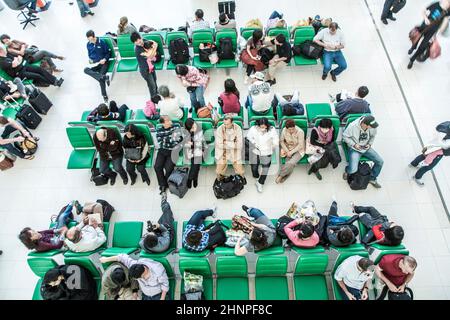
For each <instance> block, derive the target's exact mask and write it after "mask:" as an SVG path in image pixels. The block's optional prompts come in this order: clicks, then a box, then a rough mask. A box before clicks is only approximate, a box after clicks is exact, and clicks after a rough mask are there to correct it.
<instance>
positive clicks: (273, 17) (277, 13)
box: [269, 10, 283, 19]
mask: <svg viewBox="0 0 450 320" xmlns="http://www.w3.org/2000/svg"><path fill="white" fill-rule="evenodd" d="M275 18H279V19H283V16H282V15H281V14H280V13H279V12H278V11H276V10H275V11H274V12H272V14H271V15H270V17H269V19H275Z"/></svg>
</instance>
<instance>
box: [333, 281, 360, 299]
mask: <svg viewBox="0 0 450 320" xmlns="http://www.w3.org/2000/svg"><path fill="white" fill-rule="evenodd" d="M338 286H339V284H338ZM345 286H346V287H347V290H348V291H349V292H350V293H351V294H352V295H353V296H354V297H355V298H356V300H361V290H358V289H355V288H350V287H349V286H347V285H345ZM339 292H340V293H341V296H342V300H348V297H347V295H346V294H345V292H344V290H342V289H341V287H340V286H339Z"/></svg>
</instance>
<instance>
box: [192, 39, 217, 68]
mask: <svg viewBox="0 0 450 320" xmlns="http://www.w3.org/2000/svg"><path fill="white" fill-rule="evenodd" d="M201 43H214V34H213V32H212V31H211V30H195V31H194V32H193V33H192V48H193V49H194V59H193V60H192V65H193V66H194V67H197V68H204V69H209V68H213V67H214V65H213V64H211V63H210V62H209V61H207V62H203V61H200V56H199V55H198V53H199V46H200V44H201Z"/></svg>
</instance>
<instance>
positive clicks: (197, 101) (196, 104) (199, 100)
mask: <svg viewBox="0 0 450 320" xmlns="http://www.w3.org/2000/svg"><path fill="white" fill-rule="evenodd" d="M204 93H205V87H203V86H199V87H197V88H196V89H195V91H194V92H189V97H190V98H191V107H192V108H193V109H195V110H197V109H198V108H201V107H204V106H206V103H205V97H204V96H203V94H204Z"/></svg>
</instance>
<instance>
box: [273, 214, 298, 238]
mask: <svg viewBox="0 0 450 320" xmlns="http://www.w3.org/2000/svg"><path fill="white" fill-rule="evenodd" d="M292 220H294V219H292V218H290V217H288V216H286V215H284V216H281V217H280V218H279V219H278V221H277V225H276V226H275V230H276V231H277V234H278V235H279V236H280V237H281V238H282V239H287V236H286V233H285V232H284V227H285V226H286V225H288V224H289V223H290V222H291V221H292Z"/></svg>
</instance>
